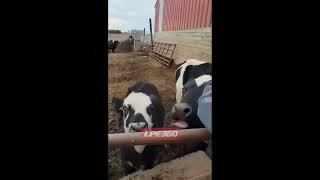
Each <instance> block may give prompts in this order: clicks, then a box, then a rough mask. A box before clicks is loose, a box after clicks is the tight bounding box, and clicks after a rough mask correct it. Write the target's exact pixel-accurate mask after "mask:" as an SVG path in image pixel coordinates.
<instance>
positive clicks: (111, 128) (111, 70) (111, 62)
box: [108, 53, 183, 180]
mask: <svg viewBox="0 0 320 180" xmlns="http://www.w3.org/2000/svg"><path fill="white" fill-rule="evenodd" d="M108 57H109V58H108V90H109V91H108V93H109V94H108V132H109V133H114V132H115V128H116V126H117V118H118V117H117V114H116V112H115V111H114V110H113V108H112V106H111V100H112V97H114V96H118V97H124V96H125V93H126V91H127V88H128V87H129V86H131V85H133V84H134V83H135V82H136V81H138V80H145V81H148V82H150V83H152V84H154V85H155V86H156V87H157V88H158V90H159V93H160V96H161V98H162V103H163V105H164V107H165V110H166V112H168V111H170V110H171V108H172V106H173V104H174V102H175V69H174V68H169V69H168V68H165V67H163V66H162V65H161V64H160V63H158V62H157V61H156V60H154V59H152V58H151V57H148V56H145V55H143V54H142V53H108ZM168 123H169V122H165V125H166V124H168ZM182 153H183V152H182V147H181V145H171V146H169V148H167V149H165V150H164V151H163V152H162V153H161V155H160V156H159V162H161V163H162V162H168V161H170V160H173V159H175V158H177V157H180V156H182V155H183V154H182ZM122 170H123V169H122V168H121V162H120V157H119V149H118V148H115V149H109V152H108V172H109V178H108V179H111V180H115V179H119V178H121V177H122V176H123V173H122Z"/></svg>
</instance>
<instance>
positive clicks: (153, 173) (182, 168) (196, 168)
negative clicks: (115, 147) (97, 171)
mask: <svg viewBox="0 0 320 180" xmlns="http://www.w3.org/2000/svg"><path fill="white" fill-rule="evenodd" d="M211 166H212V165H211V159H210V158H209V157H208V156H207V155H206V153H204V152H203V151H198V152H195V153H192V154H188V155H186V156H184V157H181V158H177V159H175V160H172V161H170V162H167V163H163V164H159V165H158V166H156V167H154V168H153V169H149V170H146V171H139V172H135V173H133V174H131V175H128V176H125V177H123V178H122V179H121V180H138V179H143V180H160V179H161V180H176V179H192V180H207V179H212V178H211V177H212V170H211V169H212V167H211Z"/></svg>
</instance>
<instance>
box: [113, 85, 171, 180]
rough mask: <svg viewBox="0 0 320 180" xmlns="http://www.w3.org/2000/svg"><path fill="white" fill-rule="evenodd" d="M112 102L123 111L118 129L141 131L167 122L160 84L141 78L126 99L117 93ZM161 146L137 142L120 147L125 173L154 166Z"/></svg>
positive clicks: (119, 110)
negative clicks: (158, 87) (160, 93)
mask: <svg viewBox="0 0 320 180" xmlns="http://www.w3.org/2000/svg"><path fill="white" fill-rule="evenodd" d="M112 104H113V105H114V107H115V108H116V110H117V112H118V113H119V115H120V117H119V122H118V130H117V132H118V133H130V132H137V131H139V130H142V129H144V128H159V127H162V126H163V120H164V116H165V111H164V107H163V105H162V102H161V98H160V95H159V92H158V90H157V88H156V87H155V86H154V85H152V84H150V83H148V82H145V81H139V82H137V83H135V84H134V85H133V86H131V87H129V88H128V92H127V95H126V97H125V98H124V99H121V98H117V97H114V98H113V99H112ZM160 148H161V146H151V145H148V146H146V145H136V146H133V147H132V146H128V147H122V148H120V151H121V158H122V163H123V165H124V170H125V174H126V175H127V174H131V173H133V172H135V171H138V170H144V169H150V168H152V167H153V166H154V163H155V159H156V156H157V154H158V152H159V150H160Z"/></svg>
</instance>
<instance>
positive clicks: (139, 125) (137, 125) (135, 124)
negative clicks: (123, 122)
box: [131, 113, 147, 131]
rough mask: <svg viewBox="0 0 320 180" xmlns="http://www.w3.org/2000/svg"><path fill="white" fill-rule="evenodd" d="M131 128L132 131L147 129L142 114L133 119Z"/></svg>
mask: <svg viewBox="0 0 320 180" xmlns="http://www.w3.org/2000/svg"><path fill="white" fill-rule="evenodd" d="M131 127H132V129H133V130H136V131H138V130H142V129H143V128H146V127H147V121H146V120H145V119H144V117H143V115H142V114H140V113H139V114H136V115H135V116H134V117H133V120H132V123H131Z"/></svg>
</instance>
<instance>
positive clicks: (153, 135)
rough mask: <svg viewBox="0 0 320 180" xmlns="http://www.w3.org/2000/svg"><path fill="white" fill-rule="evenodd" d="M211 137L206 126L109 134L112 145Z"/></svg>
mask: <svg viewBox="0 0 320 180" xmlns="http://www.w3.org/2000/svg"><path fill="white" fill-rule="evenodd" d="M208 139H209V132H208V130H207V129H206V128H198V129H184V130H163V131H145V132H135V133H118V134H108V144H109V146H110V147H120V146H132V145H160V144H183V143H195V142H201V141H205V140H208Z"/></svg>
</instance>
